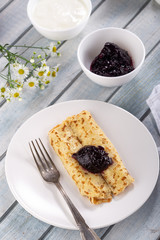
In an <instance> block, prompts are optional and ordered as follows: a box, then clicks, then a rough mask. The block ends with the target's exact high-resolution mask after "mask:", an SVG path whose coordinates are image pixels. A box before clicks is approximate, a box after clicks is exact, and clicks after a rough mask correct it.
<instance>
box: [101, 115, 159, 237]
mask: <svg viewBox="0 0 160 240" xmlns="http://www.w3.org/2000/svg"><path fill="white" fill-rule="evenodd" d="M143 123H144V124H145V126H146V127H147V128H148V130H149V131H150V133H151V134H152V136H153V138H154V140H155V141H156V144H157V146H160V137H159V133H158V131H157V126H156V124H155V121H154V119H153V116H152V114H149V116H148V117H147V118H145V120H144V121H143ZM151 164H152V161H151ZM146 187H147V186H146ZM159 235H160V177H159V178H158V181H157V184H156V187H155V189H154V190H153V193H152V194H151V196H150V198H149V199H148V200H147V202H146V203H145V204H144V205H143V206H142V207H141V208H140V209H139V210H138V211H137V212H135V213H134V214H133V215H132V216H130V217H128V218H126V219H125V220H123V221H121V222H120V223H118V224H116V225H115V226H114V227H113V228H112V230H111V231H110V233H109V234H108V235H107V236H106V237H105V238H104V239H106V240H115V239H119V240H124V236H125V239H127V240H135V239H136V240H141V239H147V240H156V239H157V237H158V236H159Z"/></svg>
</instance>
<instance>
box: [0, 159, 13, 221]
mask: <svg viewBox="0 0 160 240" xmlns="http://www.w3.org/2000/svg"><path fill="white" fill-rule="evenodd" d="M0 186H1V187H0V193H1V194H0V218H1V217H2V215H3V214H4V213H5V211H6V209H8V208H9V207H10V205H11V204H12V203H13V202H14V201H15V199H14V197H13V195H12V194H11V192H10V190H9V187H8V184H7V182H6V177H5V174H4V161H1V162H0Z"/></svg>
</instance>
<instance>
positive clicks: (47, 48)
mask: <svg viewBox="0 0 160 240" xmlns="http://www.w3.org/2000/svg"><path fill="white" fill-rule="evenodd" d="M9 47H26V48H33V49H41V50H43V49H46V50H49V47H45V48H43V47H33V46H27V45H9Z"/></svg>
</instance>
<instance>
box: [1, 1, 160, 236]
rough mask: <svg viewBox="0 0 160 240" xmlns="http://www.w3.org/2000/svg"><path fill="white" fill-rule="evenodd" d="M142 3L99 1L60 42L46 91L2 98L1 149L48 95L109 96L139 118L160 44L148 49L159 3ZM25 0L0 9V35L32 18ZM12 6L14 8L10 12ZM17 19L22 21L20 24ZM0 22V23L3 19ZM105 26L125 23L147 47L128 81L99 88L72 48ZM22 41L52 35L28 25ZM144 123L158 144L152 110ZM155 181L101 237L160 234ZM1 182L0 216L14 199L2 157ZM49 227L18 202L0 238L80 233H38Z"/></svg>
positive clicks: (159, 193)
mask: <svg viewBox="0 0 160 240" xmlns="http://www.w3.org/2000/svg"><path fill="white" fill-rule="evenodd" d="M99 3H100V1H99V0H94V1H93V5H94V7H95V8H96V6H98V4H99ZM145 3H148V1H145V0H139V1H131V0H129V1H125V0H120V1H116V0H107V1H104V2H103V1H102V4H101V5H100V6H98V8H97V9H96V11H95V12H94V13H93V15H92V17H91V18H90V20H89V23H88V25H87V26H86V28H85V29H84V31H83V32H82V33H81V34H80V35H79V36H77V37H76V38H75V39H72V40H70V41H67V42H65V43H64V44H63V45H62V47H61V48H60V49H61V52H62V57H61V59H58V61H60V62H61V69H60V72H59V75H58V77H57V78H56V79H55V82H54V83H53V84H52V85H51V86H50V87H49V88H47V89H45V90H44V91H39V90H36V89H35V90H33V92H32V93H31V91H27V90H26V91H25V92H24V101H23V102H16V103H11V104H4V105H3V107H1V108H0V155H1V154H3V152H4V151H5V150H6V149H7V146H8V144H9V141H10V139H11V137H12V136H13V134H14V133H15V131H16V130H17V129H18V128H19V127H20V126H21V124H22V123H23V122H24V121H25V120H26V119H27V118H28V117H29V116H31V115H32V114H34V113H35V112H37V111H39V110H41V109H43V108H44V107H46V106H47V105H48V104H49V103H50V102H52V101H53V102H62V101H65V100H71V99H98V100H102V101H105V100H108V99H110V102H111V103H114V104H116V105H119V106H121V107H122V108H125V109H126V110H128V111H130V112H131V113H133V114H134V115H136V116H137V117H138V118H140V117H141V116H142V115H143V114H144V113H145V112H146V110H147V108H148V106H147V105H146V98H147V97H148V96H149V94H150V92H151V90H152V88H153V87H154V86H155V85H156V84H157V83H159V59H160V46H159V45H157V46H156V48H155V49H154V50H153V51H152V52H151V53H150V51H151V49H152V48H153V47H154V46H155V45H156V44H157V42H158V41H159V34H160V29H159V28H160V27H159V20H160V14H159V11H160V8H159V6H158V5H157V4H156V3H155V2H154V1H150V3H149V4H147V5H146V6H145V8H144V9H142V11H140V12H139V9H141V8H143V6H144V4H145ZM26 4H27V1H26V0H25V1H19V0H15V1H13V3H11V4H10V5H9V6H8V7H7V8H6V9H5V10H4V11H3V12H2V14H3V15H2V14H1V15H0V20H1V19H3V26H6V29H2V32H3V35H2V37H1V39H2V41H10V42H13V41H15V39H17V37H19V36H20V35H21V34H22V33H23V32H24V29H26V28H27V27H28V26H29V24H30V23H29V22H28V20H27V18H26V15H25V14H26V13H25V12H24V11H22V10H24V8H25V6H26ZM11 6H12V7H11ZM11 10H12V11H13V12H12V14H11V15H10V14H9V13H11ZM19 11H21V13H20V15H19V16H18V17H17V20H15V19H13V15H14V14H18V12H19ZM5 16H11V20H10V21H9V18H7V17H5ZM134 16H136V17H135V19H133V18H134ZM4 19H5V20H4ZM20 19H21V21H20ZM12 20H13V22H12ZM19 22H21V24H19V25H18V23H19ZM7 24H8V26H7ZM0 26H2V23H1V22H0ZM15 26H16V27H17V29H15V32H14V34H13V36H11V35H12V34H11V33H12V32H13V31H12V32H11V29H14V28H15ZM107 26H116V27H124V26H127V29H129V30H131V31H133V32H135V33H136V34H137V35H138V36H139V37H140V38H141V39H142V40H143V42H144V43H145V47H146V51H147V53H149V56H148V57H147V59H146V61H145V64H144V66H143V68H142V70H141V71H140V73H139V74H138V76H137V77H136V78H135V79H134V80H133V81H132V82H130V83H129V84H127V85H124V86H123V87H120V88H103V87H101V86H98V85H96V84H95V83H93V82H91V81H90V80H89V79H88V78H87V77H86V76H85V75H84V74H82V73H81V69H80V67H79V64H78V61H77V57H76V50H77V46H78V44H79V42H80V40H81V39H82V38H83V37H84V36H85V35H86V34H87V33H89V32H91V31H92V30H94V29H97V28H101V27H107ZM26 42H27V43H28V44H31V45H32V44H34V45H41V46H45V45H46V44H48V43H49V42H50V41H48V40H47V39H45V38H43V37H42V36H41V35H39V34H38V33H37V32H36V31H35V29H34V28H32V29H30V30H29V31H28V32H27V33H26V34H25V35H24V36H23V37H22V38H21V39H20V40H19V42H18V43H19V44H23V43H26ZM30 54H31V51H30V50H29V51H26V52H24V56H27V57H29V56H30ZM1 61H3V60H0V63H1ZM49 64H50V65H52V64H55V60H54V59H49ZM31 106H32V107H31ZM144 124H145V125H146V126H147V128H148V129H149V131H150V132H151V134H152V135H153V137H154V139H155V141H156V143H157V146H160V138H159V134H158V131H157V127H156V124H155V121H154V119H153V117H152V114H149V115H148V116H147V117H146V118H145V119H144ZM159 181H160V180H158V183H157V185H156V188H155V189H154V191H153V194H152V195H151V197H150V198H149V199H148V201H147V202H146V203H145V204H144V206H143V207H142V208H140V209H139V210H138V211H137V212H136V213H134V214H133V215H132V216H130V217H128V218H127V219H125V220H124V221H122V222H120V223H118V224H116V225H114V227H113V228H112V229H111V231H110V232H109V233H108V234H107V235H106V237H103V239H106V240H108V239H109V240H115V239H119V240H122V239H123V240H124V236H125V239H127V240H135V239H136V240H142V239H144V240H146V239H147V240H156V239H157V238H158V236H159V235H160V210H159V209H160V189H159V184H160V183H159ZM0 186H1V187H0V216H2V215H3V214H4V213H5V212H6V210H7V209H8V208H9V207H10V206H11V205H12V204H13V203H14V201H15V199H14V197H13V196H12V194H11V192H10V190H9V188H8V185H7V182H6V179H5V174H4V159H3V160H2V161H1V162H0ZM48 228H49V225H48V224H45V223H43V222H41V221H39V220H37V219H35V218H34V217H32V216H31V215H30V214H29V213H27V212H26V211H25V210H24V209H23V208H22V207H21V206H20V205H19V204H18V205H17V206H15V207H14V209H13V210H12V211H11V212H10V213H9V214H8V215H7V217H6V218H4V220H3V221H2V223H1V225H0V239H2V240H11V239H13V240H14V239H17V240H21V239H23V240H34V239H39V238H40V239H41V240H42V239H44V240H52V239H54V240H59V239H65V240H67V239H71V240H72V239H74V240H78V239H80V238H79V233H78V231H69V230H64V229H60V228H56V227H54V228H51V230H50V232H49V233H48V234H46V237H44V238H41V236H43V234H44V233H45V231H46V233H47V231H48ZM106 230H107V228H104V229H98V230H96V231H97V233H98V235H99V236H102V235H103V234H104V233H105V231H106ZM104 236H105V235H104Z"/></svg>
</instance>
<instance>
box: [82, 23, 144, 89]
mask: <svg viewBox="0 0 160 240" xmlns="http://www.w3.org/2000/svg"><path fill="white" fill-rule="evenodd" d="M106 42H112V43H115V44H117V45H118V46H119V47H120V48H122V49H124V50H126V51H127V52H128V54H129V55H130V57H131V58H132V62H133V66H134V70H133V71H132V72H130V73H127V74H125V75H122V76H117V77H104V76H100V75H97V74H95V73H93V72H91V71H90V65H91V62H92V61H93V60H94V58H95V57H96V56H97V55H98V54H99V53H100V52H101V50H102V48H103V47H104V44H105V43H106ZM77 57H78V61H79V64H80V66H81V68H82V69H83V71H84V73H85V74H86V75H87V76H88V77H89V78H90V79H91V80H92V81H94V82H95V83H97V84H99V85H101V86H105V87H113V86H121V85H123V84H125V83H127V82H129V81H130V80H132V79H133V78H134V77H135V76H136V75H137V73H138V72H139V70H140V68H141V66H142V64H143V62H144V59H145V48H144V45H143V43H142V41H141V40H140V38H139V37H137V36H136V35H135V34H134V33H132V32H130V31H128V30H125V29H122V28H113V27H110V28H103V29H99V30H96V31H94V32H92V33H90V34H89V35H87V36H86V37H84V39H82V41H81V42H80V44H79V46H78V51H77Z"/></svg>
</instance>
